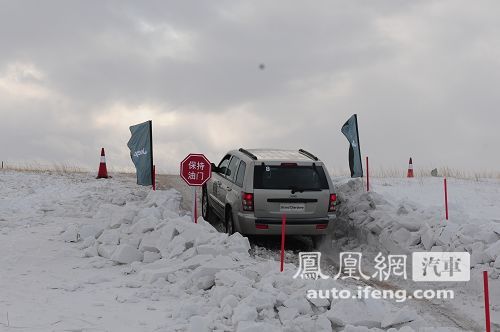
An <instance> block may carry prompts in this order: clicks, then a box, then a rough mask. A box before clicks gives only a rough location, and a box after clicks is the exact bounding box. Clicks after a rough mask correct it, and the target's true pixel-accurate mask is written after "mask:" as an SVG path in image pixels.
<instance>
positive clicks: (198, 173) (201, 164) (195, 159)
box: [181, 153, 212, 186]
mask: <svg viewBox="0 0 500 332" xmlns="http://www.w3.org/2000/svg"><path fill="white" fill-rule="evenodd" d="M211 176H212V165H211V164H210V161H209V160H208V159H207V158H206V157H205V156H204V155H202V154H196V153H192V154H189V155H188V156H187V157H186V158H184V160H183V161H181V177H182V178H183V179H184V181H186V183H187V184H188V185H190V186H202V185H204V184H205V182H207V181H208V180H209V179H210V177H211Z"/></svg>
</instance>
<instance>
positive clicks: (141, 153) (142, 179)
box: [127, 121, 153, 186]
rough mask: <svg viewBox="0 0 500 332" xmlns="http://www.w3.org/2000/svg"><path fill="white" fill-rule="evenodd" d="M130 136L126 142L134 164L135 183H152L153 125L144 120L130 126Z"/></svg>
mask: <svg viewBox="0 0 500 332" xmlns="http://www.w3.org/2000/svg"><path fill="white" fill-rule="evenodd" d="M130 133H131V134H132V137H131V138H130V140H129V141H128V143H127V146H128V148H129V149H130V158H132V162H133V163H134V165H135V169H136V173H137V184H140V185H143V186H151V185H152V184H153V135H152V134H153V125H152V121H146V122H143V123H140V124H137V125H135V126H131V127H130Z"/></svg>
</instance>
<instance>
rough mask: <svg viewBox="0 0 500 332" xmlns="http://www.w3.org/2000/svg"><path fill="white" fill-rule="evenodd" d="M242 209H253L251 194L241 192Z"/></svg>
mask: <svg viewBox="0 0 500 332" xmlns="http://www.w3.org/2000/svg"><path fill="white" fill-rule="evenodd" d="M241 204H242V205H243V211H253V194H251V193H245V192H241Z"/></svg>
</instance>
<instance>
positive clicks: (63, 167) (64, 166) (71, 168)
mask: <svg viewBox="0 0 500 332" xmlns="http://www.w3.org/2000/svg"><path fill="white" fill-rule="evenodd" d="M3 169H4V170H11V171H17V172H30V173H46V172H52V173H60V174H67V173H88V172H89V170H88V169H86V168H84V167H80V166H76V165H71V164H68V163H53V164H50V165H49V164H44V163H41V162H38V161H32V162H22V163H20V162H19V163H15V162H5V161H4V162H3Z"/></svg>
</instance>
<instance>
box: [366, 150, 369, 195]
mask: <svg viewBox="0 0 500 332" xmlns="http://www.w3.org/2000/svg"><path fill="white" fill-rule="evenodd" d="M369 169H370V168H369V167H368V156H366V191H370V171H369Z"/></svg>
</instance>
